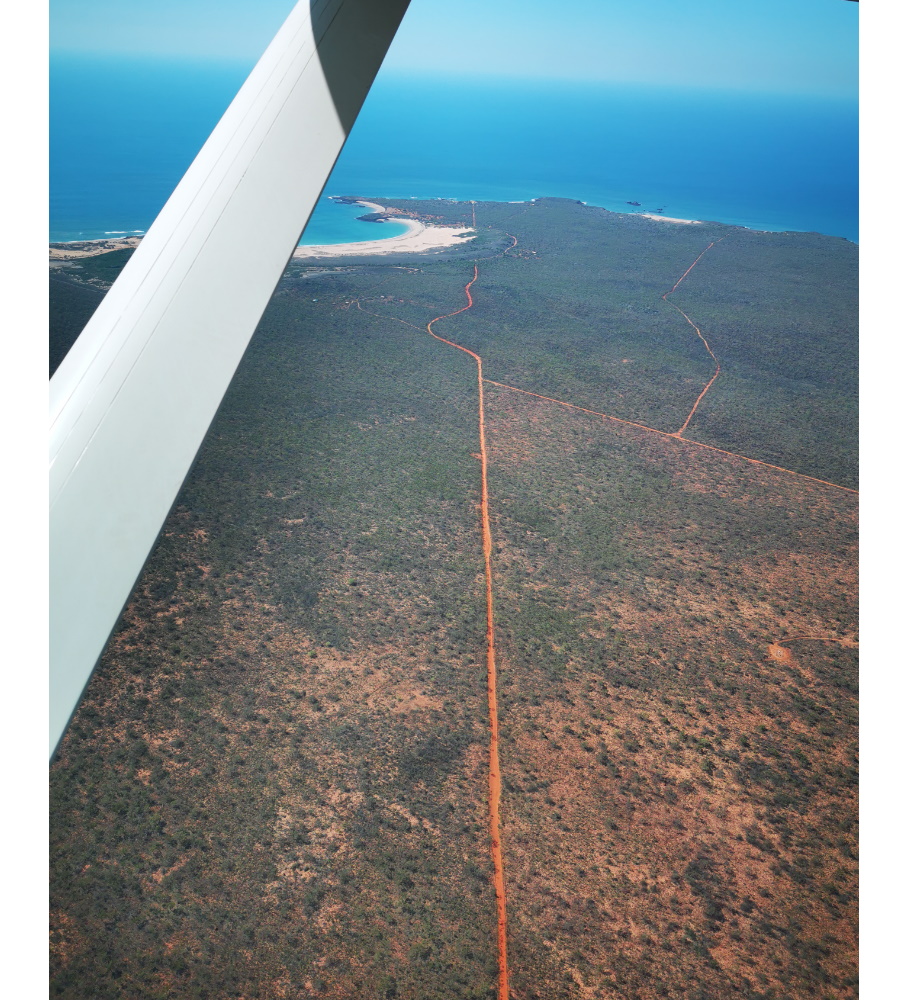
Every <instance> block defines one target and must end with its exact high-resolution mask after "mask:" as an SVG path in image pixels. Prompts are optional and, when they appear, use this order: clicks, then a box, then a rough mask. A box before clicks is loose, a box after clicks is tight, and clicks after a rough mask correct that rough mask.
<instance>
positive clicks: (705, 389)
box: [662, 236, 725, 438]
mask: <svg viewBox="0 0 900 1000" xmlns="http://www.w3.org/2000/svg"><path fill="white" fill-rule="evenodd" d="M724 239H725V237H724V236H720V237H719V239H717V240H713V241H712V243H710V245H709V246H708V247H707V248H706V250H712V248H713V247H714V246H715V245H716V244H717V243H721V242H722V240H724ZM706 250H701V251H700V253H699V254H697V257H696V259H695V260H694V263H693V264H691V266H690V267H689V268H688V269H687V270H686V271H685V272H684V274H682V276H681V277H680V278H679V279H678V281H676V282H675V284H674V285H672V287H671V288H670V289H669V290H668V291H667V292H666V294H665V295H663V297H662V298H663V302H668V303H669V305H670V306H671V307H672V308H673V309H677V310H678V311H679V312H680V313H681V315H682V316H684V318H685V319H686V320H687V321H688V323H690V324H691V326H692V327H693V328H694V331H695V332H696V334H697V336H698V337H699V338H700V339H701V340H702V341H703V346H704V347H705V348H706V350H707V352H708V353H709V356H710V357H711V358H712V359H713V361H715V363H716V373H715V375H713V377H712V378H711V379H710V380H709V381H708V382H707V383H706V385H705V386H704V387H703V391H702V392H701V393H700V395H699V396H698V397H697V399H696V400H695V402H694V405H693V406H692V407H691V412H690V413H689V414H688V415H687V419H686V420H685V422H684V423H683V424H682V425H681V427H679V429H678V430H677V431H676V432H675V434H674V435H673V436H674V437H679V438H680V437H681V435H682V434H684V432H685V431H686V430H687V425H688V424H689V423H690V422H691V420H692V419H693V417H694V414H695V413H696V412H697V407H698V406H699V405H700V400H701V399H703V397H704V396H705V395H706V394H707V393H708V392H709V390H710V387H711V386H712V384H713V382H715V380H716V379H717V378H718V377H719V373H720V372H721V371H722V366H721V365H720V364H719V359H718V358H717V357H716V356H715V354H713V349H712V348H711V347H710V346H709V343H708V342H707V340H706V337H704V336H703V334H702V333H701V332H700V327H699V326H697V324H696V323H695V322H694V321H693V320H692V319H691V317H690V316H688V314H687V313H686V312H685V311H684V310H683V309H681V308H680V307H679V306H676V305H675V303H674V302H669V296H670V295H671V294H672V292H674V291H675V289H676V288H677V287H678V286H679V285H680V284H681V283H682V281H684V279H685V278H686V277H687V276H688V275H689V274H690V273H691V271H693V269H694V267H695V266H696V264H697V261H699V260H700V258H701V257H702V256H703V254H705V253H706Z"/></svg>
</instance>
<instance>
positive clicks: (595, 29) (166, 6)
mask: <svg viewBox="0 0 900 1000" xmlns="http://www.w3.org/2000/svg"><path fill="white" fill-rule="evenodd" d="M292 7H293V0H154V2H152V3H148V2H146V0H51V3H50V25H51V45H52V48H53V50H55V51H68V52H83V53H96V54H100V53H122V54H125V53H127V54H134V55H138V54H142V55H159V56H170V57H172V56H177V57H185V56H193V57H200V58H205V59H211V58H216V59H233V60H240V61H246V62H247V63H248V65H249V64H251V63H252V62H254V61H255V60H256V59H257V58H258V57H259V55H260V54H261V52H262V51H263V49H264V48H265V46H266V44H267V43H268V41H269V39H270V38H271V37H272V35H273V34H274V33H275V31H276V30H277V28H278V26H279V25H280V24H281V22H282V21H283V20H284V18H285V17H286V16H287V14H288V12H289V11H290V10H291V8H292ZM858 17H859V5H858V4H856V3H849V2H847V0H627V2H623V0H412V4H411V5H410V9H409V12H408V14H407V16H406V18H405V20H404V22H403V24H402V26H401V28H400V31H399V33H398V35H397V38H396V40H395V42H394V45H393V47H392V49H391V52H390V53H389V55H388V58H387V61H386V63H385V71H387V72H394V73H440V74H444V75H465V76H471V75H473V74H489V75H499V76H509V77H531V78H546V79H584V80H605V81H622V82H642V83H665V84H670V85H682V86H710V87H716V88H719V89H738V90H769V91H775V92H780V93H818V94H828V95H832V96H847V97H855V96H856V92H857V89H856V88H857V82H856V81H857V72H858V58H857V45H858Z"/></svg>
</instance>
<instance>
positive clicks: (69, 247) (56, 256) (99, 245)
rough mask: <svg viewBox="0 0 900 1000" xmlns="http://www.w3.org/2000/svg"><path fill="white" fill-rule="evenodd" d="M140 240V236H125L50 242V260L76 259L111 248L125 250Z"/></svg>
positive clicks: (107, 250) (97, 254)
mask: <svg viewBox="0 0 900 1000" xmlns="http://www.w3.org/2000/svg"><path fill="white" fill-rule="evenodd" d="M140 242H141V237H140V236H126V237H125V238H124V239H121V240H81V241H80V242H78V243H51V244H50V260H78V258H79V257H97V256H99V255H100V254H101V253H109V252H110V251H111V250H127V249H128V248H129V247H136V246H137V245H138V243H140Z"/></svg>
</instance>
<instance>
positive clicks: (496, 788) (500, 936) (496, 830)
mask: <svg viewBox="0 0 900 1000" xmlns="http://www.w3.org/2000/svg"><path fill="white" fill-rule="evenodd" d="M472 224H473V225H474V224H475V206H474V203H473V205H472ZM473 267H474V274H473V276H472V280H471V281H470V282H469V283H468V284H467V285H466V288H465V293H466V305H464V306H463V307H462V308H461V309H457V310H455V311H454V312H452V313H447V314H446V315H445V316H436V317H435V318H434V319H433V320H431V322H430V323H429V324H428V327H427V332H428V333H429V334H431V336H432V337H434V339H435V340H439V341H441V343H443V344H448V345H449V346H450V347H455V348H456V349H457V350H458V351H465V353H466V354H468V355H470V356H471V357H473V358H474V359H475V363H476V364H477V365H478V436H479V440H480V442H481V454H480V458H481V545H482V548H483V550H484V578H485V589H486V592H487V673H488V711H489V714H490V720H491V748H490V768H489V771H490V773H489V779H488V800H489V801H488V806H489V811H490V831H491V858H492V859H493V862H494V891H495V893H496V896H497V962H498V966H499V970H500V975H499V982H498V986H497V996H498V998H499V1000H509V966H508V964H507V958H506V887H505V885H504V882H503V851H502V849H501V846H500V788H501V782H500V723H499V719H498V713H497V661H496V654H495V647H494V595H493V577H492V575H491V548H492V542H491V524H490V511H489V507H488V499H489V495H488V478H487V467H488V463H487V438H486V436H485V432H484V378H483V376H482V365H481V358H480V357H479V356H478V355H477V354H476V353H475V352H474V351H470V350H469V348H468V347H462V346H461V345H460V344H454V343H453V341H452V340H446V339H445V338H444V337H439V336H438V335H437V334H436V333H435V332H434V330H433V329H432V327H433V326H434V324H435V323H437V322H439V321H440V320H442V319H449V318H450V317H451V316H458V315H459V314H460V313H462V312H465V311H466V310H467V309H471V308H472V292H471V288H472V285H474V284H475V282H476V281H477V280H478V265H477V264H475V265H473Z"/></svg>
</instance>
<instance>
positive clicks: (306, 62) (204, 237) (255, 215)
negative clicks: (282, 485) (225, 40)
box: [50, 0, 409, 755]
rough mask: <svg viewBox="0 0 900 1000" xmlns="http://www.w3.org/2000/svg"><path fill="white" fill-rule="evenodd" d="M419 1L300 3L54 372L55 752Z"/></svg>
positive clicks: (52, 746) (52, 652)
mask: <svg viewBox="0 0 900 1000" xmlns="http://www.w3.org/2000/svg"><path fill="white" fill-rule="evenodd" d="M408 4H409V0H301V2H300V3H298V4H297V6H296V7H295V8H294V10H293V11H292V12H291V14H290V16H289V17H288V19H287V21H286V22H285V23H284V25H283V26H282V28H281V30H280V31H279V32H278V34H277V35H276V36H275V38H274V40H273V41H272V43H271V44H270V46H269V47H268V49H267V50H266V52H265V53H264V54H263V56H262V58H261V59H260V61H259V63H258V64H257V65H256V67H255V68H254V70H253V72H252V73H251V74H250V76H249V77H248V79H247V81H246V83H245V84H244V85H243V87H242V88H241V90H240V91H239V93H238V94H237V96H236V97H235V99H234V101H233V102H232V104H231V106H230V107H229V108H228V110H227V111H226V112H225V114H224V116H223V117H222V120H221V121H220V122H219V124H218V125H217V126H216V128H215V130H214V131H213V133H212V135H211V136H210V137H209V139H208V140H207V142H206V144H205V145H204V146H203V148H202V149H201V151H200V152H199V154H198V155H197V158H196V159H195V160H194V162H193V164H192V165H191V167H190V169H189V170H188V171H187V173H186V174H185V176H184V178H183V179H182V181H181V183H180V184H179V185H178V187H177V188H176V190H175V191H174V193H173V194H172V196H171V198H170V199H169V200H168V202H167V203H166V205H165V207H164V208H163V210H162V211H161V212H160V214H159V216H158V218H157V219H156V221H155V222H154V223H153V225H152V227H151V228H150V229H149V230H148V232H147V235H146V236H145V237H144V239H143V240H142V242H141V244H140V246H139V247H138V248H137V250H136V251H135V253H134V255H133V256H132V257H131V259H130V260H129V262H128V264H127V265H126V267H125V268H124V269H123V271H122V273H121V275H120V276H119V278H118V280H117V281H116V282H115V284H114V285H113V287H112V288H111V289H110V290H109V292H108V293H107V295H106V297H105V298H104V299H103V301H102V303H101V304H100V306H99V307H98V309H97V311H96V313H95V314H94V316H93V317H92V318H91V320H90V322H89V323H88V324H87V326H86V327H85V329H84V331H83V332H82V334H81V336H80V337H79V338H78V340H77V341H76V343H75V344H74V346H73V347H72V348H71V350H70V351H69V353H68V355H67V356H66V358H65V360H64V361H63V362H62V364H61V365H60V366H59V368H58V369H57V371H56V373H55V375H54V376H53V378H52V380H51V386H50V395H51V443H50V480H51V495H50V518H51V528H50V530H51V534H50V558H51V566H50V618H51V622H50V630H51V635H50V702H51V704H50V752H51V755H52V754H53V752H54V751H55V749H56V747H57V745H58V743H59V741H60V739H61V738H62V736H63V733H64V732H65V729H66V726H67V725H68V722H69V719H70V718H71V716H72V714H73V712H74V711H75V708H76V707H77V705H78V701H79V699H80V697H81V694H82V692H83V691H84V688H85V686H86V684H87V682H88V679H89V678H90V675H91V673H92V671H93V669H94V666H95V665H96V663H97V661H98V659H99V657H100V655H101V653H102V652H103V648H104V646H105V644H106V641H107V639H108V638H109V635H110V633H111V632H112V630H113V628H114V627H115V624H116V622H117V620H118V618H119V615H120V614H121V612H122V609H123V607H124V605H125V603H126V601H127V600H128V597H129V595H130V593H131V591H132V588H133V587H134V585H135V582H136V580H137V578H138V575H139V574H140V572H141V569H142V567H143V565H144V562H145V561H146V559H147V556H148V555H149V553H150V550H151V548H152V546H153V544H154V542H155V540H156V537H157V535H158V534H159V531H160V529H161V527H162V524H163V521H164V520H165V518H166V515H167V514H168V512H169V510H170V508H171V506H172V504H173V503H174V501H175V497H176V495H177V493H178V491H179V489H180V487H181V484H182V482H183V481H184V479H185V477H186V475H187V473H188V471H189V469H190V467H191V464H192V463H193V461H194V458H195V456H196V454H197V451H198V449H199V448H200V445H201V443H202V441H203V438H204V435H205V434H206V432H207V430H208V428H209V425H210V423H211V422H212V419H213V417H214V416H215V413H216V410H217V409H218V407H219V404H220V402H221V400H222V397H223V396H224V394H225V391H226V389H227V388H228V385H229V383H230V381H231V378H232V376H233V374H234V372H235V369H236V368H237V365H238V363H239V361H240V360H241V357H242V355H243V353H244V350H245V349H246V347H247V344H248V343H249V341H250V338H251V336H252V334H253V331H254V330H255V328H256V325H257V323H258V322H259V319H260V317H261V316H262V313H263V310H264V309H265V307H266V305H267V303H268V301H269V298H270V297H271V295H272V292H273V291H274V289H275V286H276V284H277V283H278V280H279V278H280V277H281V274H282V272H283V270H284V268H285V266H286V264H287V262H288V260H289V258H290V255H291V253H292V251H293V249H294V247H295V246H296V245H297V242H298V240H299V238H300V235H301V233H302V231H303V228H304V227H305V225H306V223H307V220H308V219H309V216H310V214H311V213H312V210H313V208H314V206H315V204H316V201H317V200H318V197H319V195H320V193H321V191H322V188H323V186H324V184H325V182H326V180H327V178H328V174H329V173H330V171H331V169H332V167H333V166H334V163H335V160H336V159H337V156H338V154H339V153H340V150H341V147H342V146H343V144H344V140H345V139H346V137H347V133H348V132H349V130H350V128H351V126H352V124H353V122H354V120H355V119H356V115H357V113H358V111H359V109H360V107H361V106H362V103H363V100H364V99H365V96H366V94H367V93H368V90H369V87H370V86H371V84H372V81H373V79H374V78H375V74H376V72H377V71H378V68H379V66H380V65H381V62H382V60H383V58H384V56H385V53H386V52H387V49H388V46H389V45H390V43H391V40H392V39H393V37H394V33H395V32H396V30H397V27H398V26H399V24H400V21H401V19H402V18H403V15H404V13H405V11H406V8H407V6H408Z"/></svg>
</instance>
